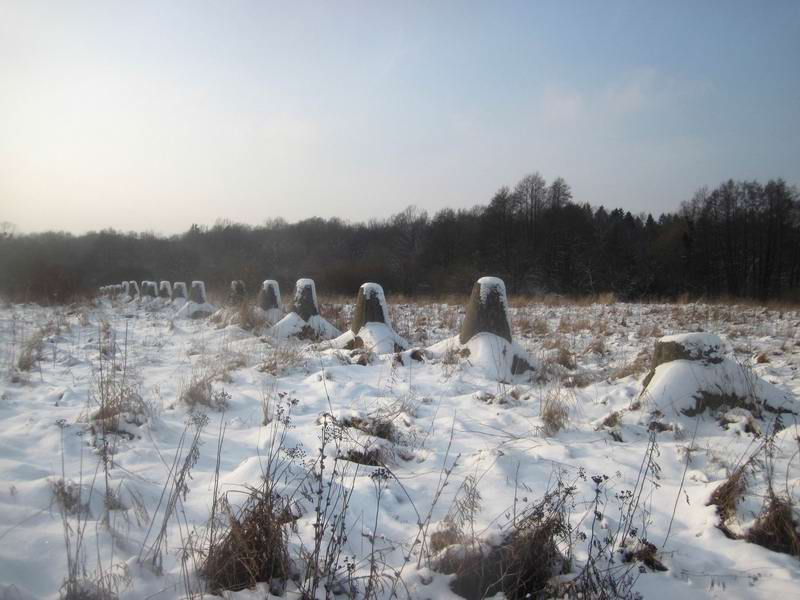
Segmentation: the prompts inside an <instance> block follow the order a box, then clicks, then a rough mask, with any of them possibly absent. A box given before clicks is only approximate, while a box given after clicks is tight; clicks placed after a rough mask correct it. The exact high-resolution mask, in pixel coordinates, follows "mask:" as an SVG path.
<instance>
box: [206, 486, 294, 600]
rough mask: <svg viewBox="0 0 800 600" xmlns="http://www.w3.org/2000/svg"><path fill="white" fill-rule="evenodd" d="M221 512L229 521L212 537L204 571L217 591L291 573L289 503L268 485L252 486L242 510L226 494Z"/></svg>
mask: <svg viewBox="0 0 800 600" xmlns="http://www.w3.org/2000/svg"><path fill="white" fill-rule="evenodd" d="M220 502H221V511H222V513H223V515H224V517H225V519H226V520H227V523H226V529H225V530H224V532H223V533H222V535H221V536H220V537H219V538H218V539H216V540H214V539H212V540H211V543H210V544H209V549H208V552H207V555H206V557H205V560H204V561H203V564H202V566H201V568H200V574H201V575H202V576H203V577H204V578H205V580H206V582H207V583H208V589H209V590H210V591H211V592H213V593H219V592H221V591H222V590H232V591H238V590H243V589H245V588H249V587H253V586H255V584H256V583H260V582H269V581H271V580H273V579H280V580H285V579H286V578H287V576H288V574H289V552H288V548H287V541H288V539H287V534H286V530H285V526H286V524H287V523H289V522H290V521H291V520H292V517H291V511H290V507H289V503H288V502H287V501H286V500H285V499H284V498H283V497H281V496H279V495H278V494H276V493H274V492H272V491H268V489H267V487H266V486H265V487H262V488H260V489H250V490H249V495H248V497H247V500H246V501H245V503H244V505H243V506H242V507H241V508H240V509H239V510H238V511H233V509H232V508H231V507H230V505H229V504H228V502H227V500H226V499H225V498H224V497H223V498H221V499H220Z"/></svg>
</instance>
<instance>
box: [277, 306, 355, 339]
mask: <svg viewBox="0 0 800 600" xmlns="http://www.w3.org/2000/svg"><path fill="white" fill-rule="evenodd" d="M268 334H269V335H271V336H272V337H274V338H277V339H287V338H290V337H296V338H300V339H303V340H329V339H332V338H335V337H337V336H339V335H340V334H341V332H340V331H339V330H338V329H336V327H334V326H333V325H331V324H330V323H328V321H326V320H325V319H323V318H322V317H321V316H320V315H312V316H311V317H309V319H308V320H307V321H305V320H303V319H302V318H301V317H300V315H298V314H297V313H296V312H291V313H289V314H288V315H286V316H285V317H283V318H282V319H281V320H280V321H278V322H277V323H276V324H275V325H273V326H272V327H270V329H269V331H268Z"/></svg>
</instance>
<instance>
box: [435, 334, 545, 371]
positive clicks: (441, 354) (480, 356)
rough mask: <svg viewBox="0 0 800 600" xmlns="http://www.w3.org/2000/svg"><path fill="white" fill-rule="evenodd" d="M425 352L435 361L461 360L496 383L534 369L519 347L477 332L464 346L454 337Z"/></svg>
mask: <svg viewBox="0 0 800 600" xmlns="http://www.w3.org/2000/svg"><path fill="white" fill-rule="evenodd" d="M427 352H428V354H429V355H431V356H433V358H434V359H443V360H448V359H452V357H460V358H461V360H460V362H462V364H465V365H467V366H468V367H469V368H473V369H475V370H477V371H478V372H479V373H481V374H482V375H483V376H484V377H486V378H487V379H494V380H496V381H503V382H510V381H513V380H514V379H515V378H517V377H519V376H522V375H525V374H526V373H528V372H530V371H535V370H536V368H537V367H536V364H535V362H534V361H533V360H532V359H531V358H530V357H529V356H528V354H527V352H525V350H524V349H523V348H522V347H521V346H520V345H519V344H517V343H516V342H509V341H508V340H506V339H505V338H502V337H500V336H499V335H495V334H493V333H479V334H477V335H475V336H473V337H472V338H471V339H470V340H469V341H468V342H467V343H466V344H462V343H461V342H460V340H459V336H454V337H452V338H448V339H446V340H442V341H441V342H438V343H437V344H434V345H433V346H431V347H429V348H428V349H427Z"/></svg>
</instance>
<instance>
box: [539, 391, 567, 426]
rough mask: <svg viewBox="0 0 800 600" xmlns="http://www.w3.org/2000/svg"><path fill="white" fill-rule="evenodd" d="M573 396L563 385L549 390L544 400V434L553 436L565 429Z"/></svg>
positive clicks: (542, 415) (542, 416)
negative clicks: (569, 394) (570, 395)
mask: <svg viewBox="0 0 800 600" xmlns="http://www.w3.org/2000/svg"><path fill="white" fill-rule="evenodd" d="M570 402H571V398H570V397H569V396H568V394H567V391H566V390H565V389H564V388H562V387H561V386H555V387H553V388H550V390H548V392H547V395H545V397H544V400H543V401H542V407H541V413H540V416H541V418H542V434H543V435H544V436H545V437H551V436H554V435H555V434H557V433H558V432H559V431H561V430H562V429H564V427H566V426H567V424H568V423H569V404H570Z"/></svg>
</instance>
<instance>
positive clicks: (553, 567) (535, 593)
mask: <svg viewBox="0 0 800 600" xmlns="http://www.w3.org/2000/svg"><path fill="white" fill-rule="evenodd" d="M568 493H569V492H565V491H561V490H560V491H559V492H553V493H548V495H546V496H545V498H544V499H543V500H542V501H540V502H538V503H537V504H536V505H535V506H533V507H532V508H531V509H530V510H529V511H527V512H526V514H525V515H523V516H522V517H521V518H519V519H517V520H515V521H514V523H513V525H512V530H511V531H510V532H509V533H508V534H507V535H506V536H505V539H504V540H503V542H502V543H501V544H499V545H497V546H494V547H487V546H486V545H484V544H473V545H470V546H469V547H467V546H464V545H454V546H449V547H447V548H446V550H445V551H444V552H443V553H442V555H441V556H440V557H439V558H438V559H437V561H436V568H437V570H439V571H441V572H443V573H447V574H454V575H455V577H454V578H453V580H452V582H451V584H450V587H451V589H452V590H453V591H454V592H455V593H456V594H458V595H460V596H462V597H463V598H466V599H467V600H478V599H482V598H488V597H491V596H494V595H496V594H498V593H502V594H503V595H504V597H505V598H508V599H509V600H522V599H523V598H543V597H550V596H549V595H548V588H549V586H550V584H551V580H552V578H553V577H554V576H556V575H559V574H562V573H565V572H568V570H569V566H570V561H569V559H568V558H567V557H566V556H565V555H564V554H563V553H562V552H561V549H560V548H561V547H566V546H569V543H570V527H569V523H568V521H567V519H566V516H565V510H564V503H565V500H566V497H567V495H568ZM451 539H455V538H452V537H451V538H450V539H447V538H445V537H443V538H442V539H441V540H439V542H440V543H441V544H444V543H446V542H447V541H450V540H451Z"/></svg>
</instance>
